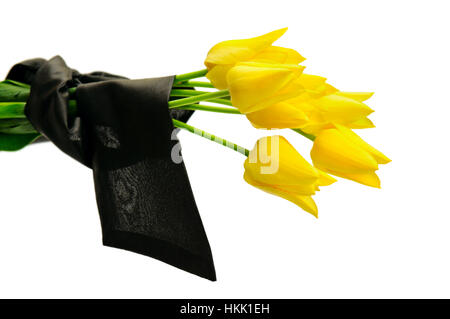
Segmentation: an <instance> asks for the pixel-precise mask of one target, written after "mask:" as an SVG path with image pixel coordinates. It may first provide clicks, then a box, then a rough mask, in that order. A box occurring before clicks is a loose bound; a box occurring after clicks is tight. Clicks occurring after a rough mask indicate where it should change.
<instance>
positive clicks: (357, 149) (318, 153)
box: [311, 129, 378, 173]
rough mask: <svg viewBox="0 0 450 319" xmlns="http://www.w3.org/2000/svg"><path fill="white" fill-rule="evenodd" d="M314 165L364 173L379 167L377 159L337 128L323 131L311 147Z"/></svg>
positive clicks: (327, 170) (338, 170) (324, 168)
mask: <svg viewBox="0 0 450 319" xmlns="http://www.w3.org/2000/svg"><path fill="white" fill-rule="evenodd" d="M311 159H312V161H313V163H314V166H315V167H317V168H318V169H320V170H323V171H325V172H329V171H330V170H331V171H335V172H345V173H364V172H367V171H375V170H377V169H378V163H377V161H376V160H375V159H374V158H373V157H372V155H371V154H370V153H368V152H367V151H366V150H365V149H363V148H362V147H361V146H359V145H358V144H355V143H353V142H352V141H351V140H348V139H347V137H346V136H345V135H344V134H342V133H341V132H340V131H339V130H337V129H326V130H323V131H321V132H320V133H319V134H318V135H317V136H316V139H315V140H314V145H313V147H312V149H311Z"/></svg>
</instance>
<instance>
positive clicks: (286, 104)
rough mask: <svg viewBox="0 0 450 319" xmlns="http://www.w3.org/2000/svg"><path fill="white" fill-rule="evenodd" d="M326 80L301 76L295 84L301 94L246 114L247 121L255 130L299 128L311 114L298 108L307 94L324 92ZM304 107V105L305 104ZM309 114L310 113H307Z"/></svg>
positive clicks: (307, 97) (306, 99) (308, 120)
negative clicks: (299, 88)
mask: <svg viewBox="0 0 450 319" xmlns="http://www.w3.org/2000/svg"><path fill="white" fill-rule="evenodd" d="M325 81H326V79H325V78H323V77H321V76H316V75H310V74H304V73H303V74H301V75H300V77H299V78H298V79H297V84H298V85H299V86H301V88H302V91H301V92H300V93H301V94H299V95H297V96H296V97H294V98H291V99H287V100H284V101H281V102H278V103H275V104H273V105H269V106H268V107H266V108H263V109H261V110H259V111H255V112H251V113H248V114H246V115H247V118H248V120H249V121H250V122H251V123H252V125H253V126H254V127H256V128H265V129H283V128H300V127H303V126H305V125H307V124H308V123H309V122H310V121H311V119H312V118H311V114H308V113H307V112H306V111H307V110H306V109H305V108H303V109H302V108H301V107H300V106H301V105H303V104H305V103H306V102H307V101H308V99H310V98H309V95H308V93H312V92H314V93H316V94H317V93H318V92H319V91H320V90H324V88H325ZM305 105H306V104H305ZM309 113H310V112H309Z"/></svg>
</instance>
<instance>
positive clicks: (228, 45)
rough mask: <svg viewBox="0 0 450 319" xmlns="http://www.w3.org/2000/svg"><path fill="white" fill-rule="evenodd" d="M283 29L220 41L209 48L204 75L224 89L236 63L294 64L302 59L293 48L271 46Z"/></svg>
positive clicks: (284, 30)
mask: <svg viewBox="0 0 450 319" xmlns="http://www.w3.org/2000/svg"><path fill="white" fill-rule="evenodd" d="M286 30H287V28H284V29H280V30H276V31H272V32H270V33H267V34H264V35H262V36H259V37H255V38H250V39H243V40H229V41H223V42H220V43H218V44H216V45H215V46H213V47H212V48H211V50H209V52H208V55H207V57H206V59H205V65H206V67H207V68H208V74H207V75H206V77H207V78H208V79H209V80H210V81H211V83H212V84H213V85H214V86H215V87H216V88H217V89H220V90H223V89H226V88H228V83H227V73H228V71H229V70H230V69H231V68H232V67H233V66H235V65H236V64H237V63H239V62H263V63H276V64H298V63H300V62H302V61H304V60H305V59H304V58H303V57H302V56H301V55H300V54H299V53H298V52H297V51H295V50H292V49H288V48H282V47H277V46H272V43H273V42H275V41H276V40H277V39H278V38H280V37H281V36H282V35H283V34H284V33H285V32H286Z"/></svg>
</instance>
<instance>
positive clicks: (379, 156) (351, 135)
mask: <svg viewBox="0 0 450 319" xmlns="http://www.w3.org/2000/svg"><path fill="white" fill-rule="evenodd" d="M336 128H337V129H338V130H339V132H341V134H343V135H344V136H345V137H346V138H348V139H349V140H351V141H352V143H354V144H356V145H358V146H359V147H361V148H362V149H364V150H365V151H367V152H369V153H370V154H371V155H372V156H373V157H374V158H375V160H376V161H377V162H378V164H387V163H389V162H390V161H391V160H390V159H389V158H388V157H387V156H386V155H384V154H383V153H381V152H380V151H379V150H377V149H376V148H374V147H373V146H371V145H370V144H368V143H366V141H364V140H363V139H362V138H361V137H359V136H358V134H356V133H355V132H353V131H352V130H351V129H349V128H347V127H345V126H342V125H339V124H336Z"/></svg>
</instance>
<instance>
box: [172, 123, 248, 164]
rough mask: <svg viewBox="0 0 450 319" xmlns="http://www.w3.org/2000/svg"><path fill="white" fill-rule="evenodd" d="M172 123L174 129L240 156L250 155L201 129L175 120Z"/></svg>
mask: <svg viewBox="0 0 450 319" xmlns="http://www.w3.org/2000/svg"><path fill="white" fill-rule="evenodd" d="M172 122H173V125H174V126H175V127H179V128H182V129H184V130H186V131H189V132H191V133H194V134H196V135H198V136H201V137H204V138H206V139H208V140H210V141H213V142H216V143H218V144H220V145H223V146H226V147H228V148H231V149H232V150H233V151H236V152H238V153H241V154H242V155H245V156H248V154H249V153H250V151H249V150H248V149H246V148H244V147H242V146H239V145H237V144H235V143H232V142H230V141H227V140H225V139H223V138H220V137H217V136H215V135H213V134H210V133H208V132H205V131H203V130H201V129H198V128H196V127H193V126H191V125H189V124H186V123H184V122H181V121H178V120H175V119H172Z"/></svg>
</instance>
